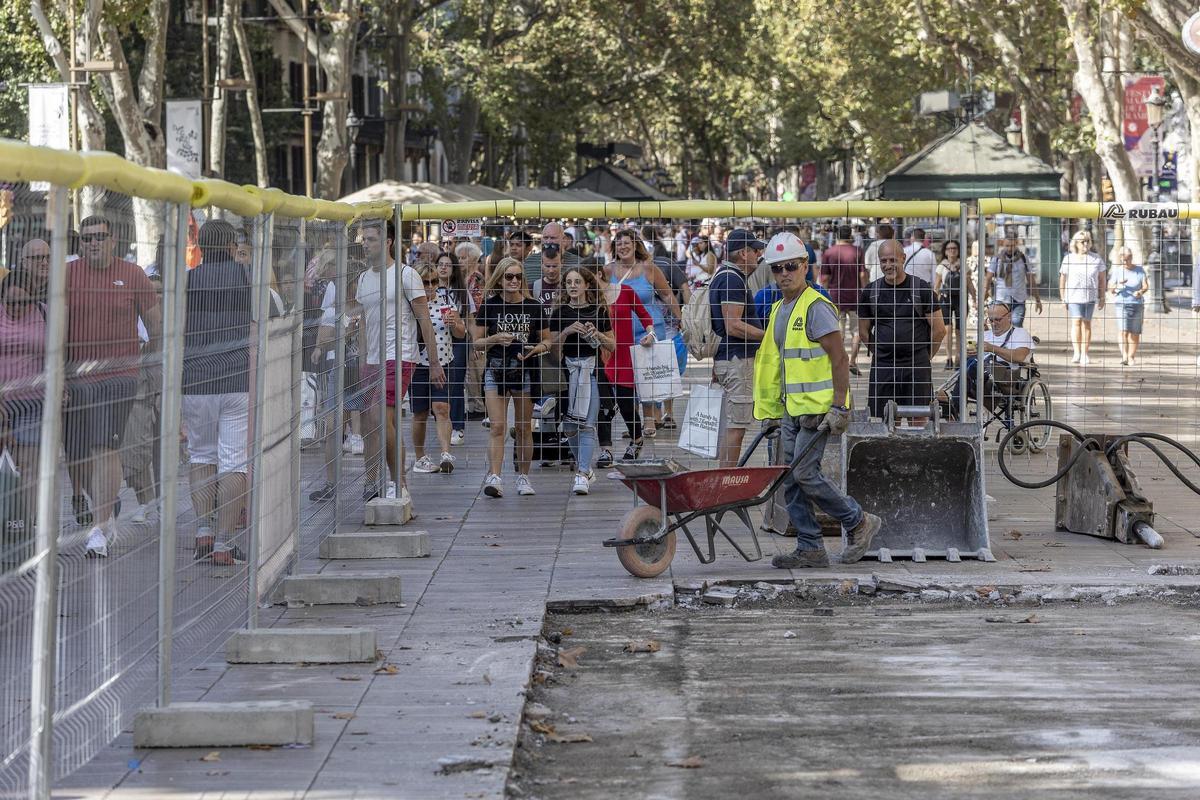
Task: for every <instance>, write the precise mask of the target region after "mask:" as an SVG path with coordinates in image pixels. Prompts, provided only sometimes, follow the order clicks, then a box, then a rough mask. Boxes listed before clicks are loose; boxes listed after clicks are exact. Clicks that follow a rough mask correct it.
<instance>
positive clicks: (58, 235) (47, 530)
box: [29, 185, 67, 800]
mask: <svg viewBox="0 0 1200 800" xmlns="http://www.w3.org/2000/svg"><path fill="white" fill-rule="evenodd" d="M48 200H49V208H48V209H47V217H48V218H47V220H46V222H47V227H48V228H49V229H50V232H51V237H50V282H49V286H48V287H47V293H48V297H49V301H50V302H49V309H50V313H49V318H48V320H47V326H46V361H45V370H46V395H45V398H46V402H45V409H46V411H47V413H44V414H42V441H43V442H54V443H56V444H55V446H53V447H43V448H41V452H40V453H39V455H38V493H37V552H38V553H39V554H40V559H41V560H40V561H39V562H38V564H37V567H36V570H37V583H36V586H35V589H34V607H33V639H32V643H31V644H32V651H33V652H32V653H31V655H32V657H33V663H32V668H31V674H32V679H31V682H30V704H29V735H30V742H29V796H30V797H31V798H34V800H46V799H47V798H49V797H50V784H51V780H52V777H53V774H54V764H53V759H52V757H53V753H52V748H53V743H54V730H53V724H54V723H53V721H54V689H55V683H56V674H57V670H56V663H55V654H56V649H57V646H58V641H57V639H58V507H59V496H58V490H59V478H58V447H57V442H60V441H62V415H61V414H57V413H53V412H52V409H54V408H55V406H54V401H55V400H57V398H59V397H62V395H63V390H64V388H65V385H66V379H65V375H64V371H65V360H66V353H65V343H66V333H67V323H66V319H67V315H66V311H67V268H66V260H67V189H66V188H65V187H62V186H54V185H51V187H50V192H49V197H48Z"/></svg>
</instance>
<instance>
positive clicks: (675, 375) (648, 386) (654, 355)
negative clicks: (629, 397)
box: [629, 341, 683, 403]
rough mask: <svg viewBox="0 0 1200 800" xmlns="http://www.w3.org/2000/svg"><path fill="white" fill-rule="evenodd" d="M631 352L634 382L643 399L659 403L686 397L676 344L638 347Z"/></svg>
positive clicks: (665, 343) (631, 349) (635, 346)
mask: <svg viewBox="0 0 1200 800" xmlns="http://www.w3.org/2000/svg"><path fill="white" fill-rule="evenodd" d="M629 350H630V352H631V354H632V355H633V379H634V385H635V386H637V393H638V399H639V400H641V401H642V402H643V403H657V402H660V401H662V400H670V399H671V398H673V397H679V396H680V395H682V394H683V379H682V378H681V377H680V375H679V359H678V358H677V357H676V356H675V342H673V341H667V342H655V343H654V344H652V345H650V346H649V347H644V346H642V345H640V344H635V345H632V346H630V348H629Z"/></svg>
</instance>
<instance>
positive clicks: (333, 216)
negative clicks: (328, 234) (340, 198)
mask: <svg viewBox="0 0 1200 800" xmlns="http://www.w3.org/2000/svg"><path fill="white" fill-rule="evenodd" d="M313 202H314V203H316V206H317V213H316V219H320V220H325V221H327V222H346V223H349V222H353V221H354V218H355V217H356V216H358V210H357V209H356V208H355V207H354V206H353V205H351V204H350V203H338V202H334V201H332V200H314V201H313Z"/></svg>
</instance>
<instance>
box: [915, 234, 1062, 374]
mask: <svg viewBox="0 0 1200 800" xmlns="http://www.w3.org/2000/svg"><path fill="white" fill-rule="evenodd" d="M960 255H961V254H960V253H959V252H958V242H956V241H954V240H953V239H947V240H946V242H945V243H944V244H943V245H942V260H941V263H939V264H938V268H937V274H935V275H934V276H933V293H934V294H935V295H937V298H938V301H939V302H940V303H941V304H942V318H943V319H944V320H945V321H946V369H954V367H955V366H956V362H955V360H954V357H955V356H956V355H958V350H956V349H955V344H954V334H955V331H957V332H958V335H959V336H962V329H963V315H962V314H960V313H959V308H960V306H959V303H960V302H961V301H962V293H963V292H964V291H966V293H967V307H968V308H970V307H971V306H973V305H974V298H975V285H974V283H973V282H972V281H971V274H970V273H969V272H968V273H964V272H963V270H962V259H961V258H960ZM964 287H965V288H964ZM1041 310H1042V302H1041V300H1039V301H1038V312H1039V313H1040V312H1041Z"/></svg>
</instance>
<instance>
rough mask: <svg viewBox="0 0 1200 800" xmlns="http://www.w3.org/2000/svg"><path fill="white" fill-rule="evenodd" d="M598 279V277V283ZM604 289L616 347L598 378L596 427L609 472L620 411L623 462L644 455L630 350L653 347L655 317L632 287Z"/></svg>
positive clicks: (608, 284) (602, 463) (615, 285)
mask: <svg viewBox="0 0 1200 800" xmlns="http://www.w3.org/2000/svg"><path fill="white" fill-rule="evenodd" d="M618 233H622V231H618ZM599 279H600V278H599V275H597V280H599ZM601 287H602V288H603V289H604V299H605V301H607V303H608V315H609V319H610V320H611V321H612V329H613V334H614V336H615V338H616V345H617V346H616V350H615V351H613V354H612V356H610V357H609V359H608V363H607V364H605V365H604V369H603V370H601V371H600V373H599V374H598V375H597V379H598V382H599V386H600V417H599V422H598V424H597V425H596V434H597V438H598V439H599V445H600V455H599V457H598V458H597V459H596V466H597V467H600V468H601V469H607V468H608V467H611V466H612V465H613V455H612V446H613V441H612V421H613V418H614V417H615V416H616V415H617V411H618V410H620V412H621V418H622V419H623V420H624V421H625V431H626V433H627V434H628V436H629V446H628V447H626V448H625V455H624V456H623V457H622V458H623V460H625V461H632V460H633V459H635V458H637V457H638V456H639V455H641V452H642V417H641V410H640V407H639V405H638V402H637V389H636V382H635V380H634V375H633V354H632V352H631V350H632V348H633V346H634V345H637V344H640V345H642V346H643V347H649V346H651V345H653V344H654V342H655V337H654V317H652V316H651V315H650V312H649V311H647V310H646V307H645V306H643V305H642V301H641V300H640V299H638V295H637V292H635V291H634V290H633V288H632V287H630V286H629V285H628V284H626V283H623V282H621V281H617V282H615V283H613V282H611V281H608V282H602V283H601ZM635 317H636V318H637V320H638V322H639V323H640V325H641V330H642V331H643V332H642V334H641V335H640V337H638V338H634V318H635Z"/></svg>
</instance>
